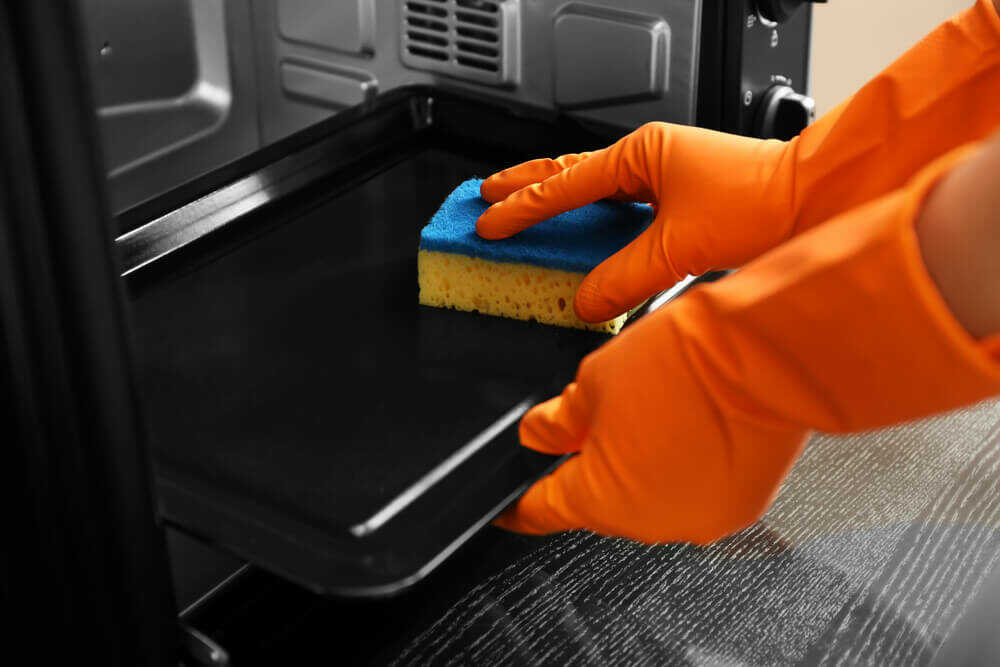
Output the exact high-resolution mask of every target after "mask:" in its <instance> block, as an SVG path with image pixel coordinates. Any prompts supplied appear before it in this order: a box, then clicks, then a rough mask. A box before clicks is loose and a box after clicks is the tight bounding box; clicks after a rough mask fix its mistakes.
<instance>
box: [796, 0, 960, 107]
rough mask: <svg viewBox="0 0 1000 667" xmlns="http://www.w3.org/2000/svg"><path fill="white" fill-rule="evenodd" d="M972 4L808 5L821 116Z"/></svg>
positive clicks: (869, 1)
mask: <svg viewBox="0 0 1000 667" xmlns="http://www.w3.org/2000/svg"><path fill="white" fill-rule="evenodd" d="M972 5H973V0H829V3H827V4H825V5H823V4H817V5H813V6H814V7H815V9H814V14H813V16H814V17H815V18H814V24H813V57H812V90H813V96H814V97H815V98H816V111H817V113H818V114H823V113H824V112H826V111H827V110H829V109H830V108H831V107H834V106H836V105H837V104H839V103H840V101H841V100H843V99H844V98H846V97H848V96H849V95H851V94H852V93H853V92H854V91H856V90H857V89H858V88H859V87H861V85H862V84H864V83H865V81H867V80H868V79H870V78H871V77H872V76H874V75H875V74H877V73H878V72H879V71H881V70H882V69H883V68H884V67H885V66H886V65H888V64H889V63H891V62H892V61H893V60H895V59H896V57H897V56H899V55H900V54H902V53H903V52H904V51H905V50H906V49H908V48H909V47H910V46H912V45H913V44H914V42H916V41H917V40H919V39H920V38H921V37H923V36H924V35H925V34H927V33H928V32H930V31H931V30H933V29H934V27H935V26H936V25H937V24H939V23H941V22H942V21H944V20H945V19H947V18H948V17H950V16H952V15H953V14H956V13H958V12H959V11H961V10H963V9H965V8H967V7H971V6H972Z"/></svg>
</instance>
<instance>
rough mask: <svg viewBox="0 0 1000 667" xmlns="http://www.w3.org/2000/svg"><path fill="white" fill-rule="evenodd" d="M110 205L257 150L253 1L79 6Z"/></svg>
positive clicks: (107, 1)
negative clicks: (108, 182) (101, 141)
mask: <svg viewBox="0 0 1000 667" xmlns="http://www.w3.org/2000/svg"><path fill="white" fill-rule="evenodd" d="M81 8H82V13H83V16H84V23H85V27H86V31H87V43H88V57H89V60H90V62H89V65H90V70H91V77H92V83H93V88H94V92H95V95H96V98H97V100H96V101H97V105H98V116H99V119H100V129H101V133H102V138H103V148H104V157H105V161H106V164H107V169H108V174H109V178H110V186H111V197H112V206H113V208H114V210H115V211H121V210H123V209H125V208H128V207H130V206H132V205H134V204H137V203H139V202H141V201H143V200H145V199H148V198H150V197H152V196H155V195H158V194H160V193H162V192H163V191H165V190H168V189H170V188H171V187H173V186H175V185H178V184H180V183H182V182H184V181H186V180H189V179H191V178H194V177H196V176H199V175H201V174H203V173H205V172H208V171H210V170H212V169H213V168H216V167H218V166H220V165H223V164H225V163H227V162H229V161H231V160H233V159H235V158H238V157H240V156H242V155H245V154H246V153H249V152H251V151H253V150H255V149H256V148H258V147H259V146H260V135H259V131H258V122H257V93H256V81H255V77H256V74H255V60H254V54H253V33H252V30H251V16H250V6H249V0H82V2H81Z"/></svg>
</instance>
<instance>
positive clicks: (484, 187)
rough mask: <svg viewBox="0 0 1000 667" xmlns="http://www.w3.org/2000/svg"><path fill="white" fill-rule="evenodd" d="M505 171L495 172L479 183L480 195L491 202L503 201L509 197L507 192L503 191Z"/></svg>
mask: <svg viewBox="0 0 1000 667" xmlns="http://www.w3.org/2000/svg"><path fill="white" fill-rule="evenodd" d="M502 174H503V172H499V173H496V174H493V175H492V176H490V177H489V178H487V179H486V180H484V181H483V182H482V183H481V184H480V185H479V196H481V197H482V198H483V199H485V200H486V201H488V202H489V203H491V204H496V203H497V202H500V201H503V200H504V199H506V198H507V193H506V192H504V191H503V187H502V179H503V176H502Z"/></svg>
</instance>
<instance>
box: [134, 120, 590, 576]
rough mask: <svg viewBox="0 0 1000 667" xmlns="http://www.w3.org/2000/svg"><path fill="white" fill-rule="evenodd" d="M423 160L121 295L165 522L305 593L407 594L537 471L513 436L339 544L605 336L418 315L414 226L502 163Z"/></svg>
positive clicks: (275, 213) (276, 212)
mask: <svg viewBox="0 0 1000 667" xmlns="http://www.w3.org/2000/svg"><path fill="white" fill-rule="evenodd" d="M438 145H439V144H438V142H436V141H434V138H433V137H430V138H429V140H428V141H427V142H425V143H422V144H415V145H413V146H412V147H411V149H410V151H409V153H408V157H405V159H403V160H401V161H400V160H399V158H398V156H396V162H395V163H394V164H390V165H389V166H388V168H386V169H384V170H381V171H377V172H376V173H374V174H372V175H371V176H370V177H369V178H367V179H365V180H363V181H362V182H360V183H359V184H357V185H356V186H355V187H352V188H349V189H346V190H344V191H336V190H334V192H335V194H332V195H327V194H326V193H325V191H324V188H323V187H322V186H317V187H316V188H314V189H313V190H312V191H311V193H310V194H309V195H308V197H307V198H305V199H303V198H299V199H298V200H297V201H296V202H295V204H294V206H292V207H291V208H289V209H282V208H280V207H278V208H273V207H272V208H271V209H269V210H268V211H267V215H266V216H261V220H262V223H261V224H262V226H261V227H254V226H253V224H252V223H248V224H247V225H245V226H244V228H243V229H242V232H243V234H244V235H245V236H239V237H234V238H233V239H232V242H231V243H228V244H223V246H222V247H220V248H218V249H216V250H215V251H214V252H213V254H212V257H211V261H190V262H179V263H177V266H176V270H174V271H172V272H170V273H168V274H167V275H164V276H160V277H158V278H157V279H156V280H153V281H151V282H149V283H148V284H146V285H144V286H143V287H142V288H141V289H138V290H137V291H136V298H135V300H134V319H135V324H136V329H137V332H138V334H139V340H140V349H141V353H142V354H141V358H142V365H141V368H142V377H143V392H144V397H145V400H146V403H147V406H148V408H147V411H148V414H149V419H150V422H151V426H152V432H153V442H154V451H155V458H156V466H157V470H158V472H159V479H160V492H161V494H162V496H163V498H164V508H165V512H166V515H167V517H168V518H170V519H171V520H172V521H173V522H175V523H177V524H178V525H180V526H182V527H183V528H184V529H186V530H188V531H189V532H191V533H193V534H195V535H198V536H200V537H202V538H204V539H206V540H207V541H209V542H212V543H216V544H218V545H220V546H222V547H224V548H226V549H228V550H231V551H234V552H236V553H237V554H238V555H240V556H242V557H244V558H247V559H248V560H250V561H252V562H256V563H259V564H261V565H263V566H264V567H266V568H269V569H271V570H273V571H276V572H280V573H282V574H283V575H284V576H287V577H288V578H290V579H293V580H295V581H298V582H300V583H302V584H303V585H306V586H308V587H310V588H312V589H314V590H318V591H321V592H325V593H334V594H343V595H365V594H387V593H393V592H396V591H397V590H398V589H399V588H401V587H404V586H406V585H409V584H410V583H412V582H413V581H415V580H416V579H418V578H420V577H421V576H423V575H424V574H426V571H427V570H428V569H429V568H431V567H433V566H434V565H436V563H437V561H438V560H439V559H440V558H441V557H442V556H444V555H446V554H447V552H448V551H449V550H451V549H453V548H454V547H455V546H457V544H458V543H459V542H460V541H462V540H464V539H466V538H467V537H468V536H469V534H471V533H469V531H471V530H474V529H475V528H476V527H477V526H480V525H482V524H483V523H484V522H485V521H487V520H488V519H489V518H490V517H491V516H493V515H495V514H496V512H498V511H499V510H500V509H502V506H503V505H504V504H505V503H506V502H509V501H510V500H511V499H512V498H513V497H515V495H516V493H517V492H518V491H520V490H523V488H525V486H526V485H527V484H528V483H529V482H530V481H531V480H533V479H536V478H537V477H538V476H539V475H540V474H542V473H543V472H544V471H545V470H547V469H548V468H549V467H551V466H552V465H553V464H554V462H555V459H554V458H553V457H546V456H542V455H537V454H534V453H531V452H527V451H525V450H523V449H522V448H521V447H519V445H518V441H517V437H516V419H514V420H513V421H512V422H511V423H510V424H509V425H508V426H507V427H506V428H504V429H502V431H501V433H500V434H499V435H498V436H497V437H496V438H495V439H493V441H491V442H490V443H489V444H488V445H486V446H485V447H483V448H482V449H481V450H480V451H479V452H477V453H476V454H475V455H473V456H471V457H470V458H469V459H468V460H467V461H466V462H464V463H462V464H461V466H460V467H459V468H458V469H457V470H455V471H454V472H452V473H451V474H448V475H446V476H445V477H444V478H443V480H441V481H440V482H438V483H436V484H433V485H431V486H429V487H428V488H427V489H424V490H421V491H420V492H419V493H417V494H416V496H415V497H416V498H417V500H416V502H414V503H412V504H411V505H409V506H407V507H405V508H404V509H402V510H401V511H400V512H399V513H398V514H397V515H395V516H394V517H393V518H391V519H390V520H389V521H388V522H387V523H386V524H385V525H384V527H379V528H377V529H375V530H373V531H371V532H370V534H368V535H365V536H363V537H359V536H358V535H357V533H356V531H357V530H358V529H359V528H358V527H359V526H360V525H362V524H364V522H365V521H366V520H368V519H370V518H371V517H373V516H374V515H376V514H377V513H378V512H379V511H380V510H382V509H383V508H385V507H386V505H387V504H388V503H390V502H391V501H392V500H393V499H394V498H396V497H397V496H398V495H399V494H401V493H402V492H404V491H406V490H407V488H408V487H410V486H411V485H413V484H414V483H415V482H417V481H418V480H419V479H420V478H421V476H423V475H424V474H426V473H427V472H428V471H429V470H431V469H432V468H434V467H435V466H437V465H438V464H440V463H441V462H442V461H444V460H445V459H447V458H448V457H449V456H451V455H452V454H453V453H454V452H455V451H456V450H458V449H460V448H462V447H463V446H465V445H467V443H469V442H470V441H471V440H473V439H474V438H476V436H478V435H479V434H480V433H481V432H483V431H484V429H487V428H488V427H490V426H491V424H493V423H494V422H495V421H496V420H497V419H498V418H500V417H502V416H503V415H505V414H507V413H508V412H509V411H511V410H512V409H514V408H516V407H517V406H519V405H520V406H522V407H521V408H520V409H521V410H522V411H523V409H524V408H526V407H527V405H529V404H530V403H533V402H536V401H539V400H541V399H542V398H544V397H547V396H549V395H551V393H553V392H554V391H555V390H556V388H557V387H559V386H560V385H561V384H562V383H564V382H565V381H567V380H568V379H570V378H571V377H572V373H573V371H574V370H575V367H576V364H577V363H578V361H579V359H580V358H582V356H583V355H584V354H586V352H587V351H589V350H591V349H593V348H594V347H596V346H597V345H599V344H600V343H601V342H602V341H603V340H604V339H605V338H604V337H603V336H602V335H599V334H595V333H590V332H582V331H576V330H568V329H561V328H553V327H545V326H542V325H538V324H534V323H525V322H518V321H512V320H505V319H499V318H491V317H485V316H480V315H475V314H469V313H461V312H457V311H449V310H440V309H432V308H427V307H423V306H419V305H418V304H417V273H416V251H417V246H418V241H419V231H420V228H421V227H422V226H423V224H424V223H425V222H426V221H427V220H428V219H429V217H430V216H431V215H432V214H433V212H434V211H435V210H436V208H437V207H438V206H439V205H440V202H441V201H442V200H443V199H444V197H445V196H446V195H447V193H448V192H450V191H451V189H453V188H454V187H455V186H456V185H457V184H458V183H460V182H461V181H462V180H464V179H466V178H469V177H470V176H476V175H479V176H482V175H487V174H489V173H491V172H492V171H494V170H495V169H496V168H498V167H500V166H502V164H498V163H496V162H491V161H488V160H482V159H475V158H470V157H468V156H466V155H464V154H462V153H460V152H456V151H454V150H450V149H448V148H447V147H438ZM248 239H249V240H248ZM352 531H355V532H352Z"/></svg>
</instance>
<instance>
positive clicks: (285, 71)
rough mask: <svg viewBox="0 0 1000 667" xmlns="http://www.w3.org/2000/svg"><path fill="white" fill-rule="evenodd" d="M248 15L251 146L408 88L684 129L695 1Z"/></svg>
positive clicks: (261, 4) (258, 6)
mask: <svg viewBox="0 0 1000 667" xmlns="http://www.w3.org/2000/svg"><path fill="white" fill-rule="evenodd" d="M251 2H252V3H253V12H254V28H255V35H256V42H255V46H256V49H257V62H258V100H259V104H260V127H261V133H262V138H263V141H264V142H265V143H268V142H271V141H274V140H276V139H279V138H281V137H284V136H286V135H288V134H290V133H292V132H295V131H296V130H299V129H301V128H303V127H306V126H308V125H310V124H312V123H314V122H316V121H319V120H321V119H323V118H326V117H328V116H329V115H331V114H334V113H336V112H337V111H338V110H341V109H343V108H346V107H348V106H352V105H354V104H358V103H362V102H364V100H366V99H368V98H369V97H370V96H372V95H375V94H377V93H378V92H384V91H386V90H390V89H392V88H396V87H399V86H405V85H408V84H417V83H434V84H436V85H439V86H442V87H447V88H459V89H464V90H468V91H472V92H475V93H481V94H482V95H488V96H492V97H499V98H506V99H512V100H517V101H519V102H522V103H528V104H532V105H535V106H538V107H543V108H547V109H559V110H562V111H567V112H569V113H572V114H575V115H578V116H582V117H585V118H591V119H595V120H601V121H606V122H611V123H613V124H617V125H621V126H623V127H634V126H637V125H639V124H641V123H643V122H645V121H648V120H652V119H659V120H669V121H674V122H682V123H690V122H693V120H694V110H695V105H696V94H697V91H696V85H695V82H696V80H697V77H696V73H697V57H696V54H697V52H698V33H699V30H698V27H699V20H700V15H701V0H625V1H623V0H587V1H586V2H580V1H572V2H567V1H566V0H340V1H338V2H334V1H331V0H251ZM463 61H465V62H468V63H470V64H471V67H462V66H461V63H462V62H463ZM491 72H493V73H494V75H493V76H491ZM484 131H488V128H484Z"/></svg>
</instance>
